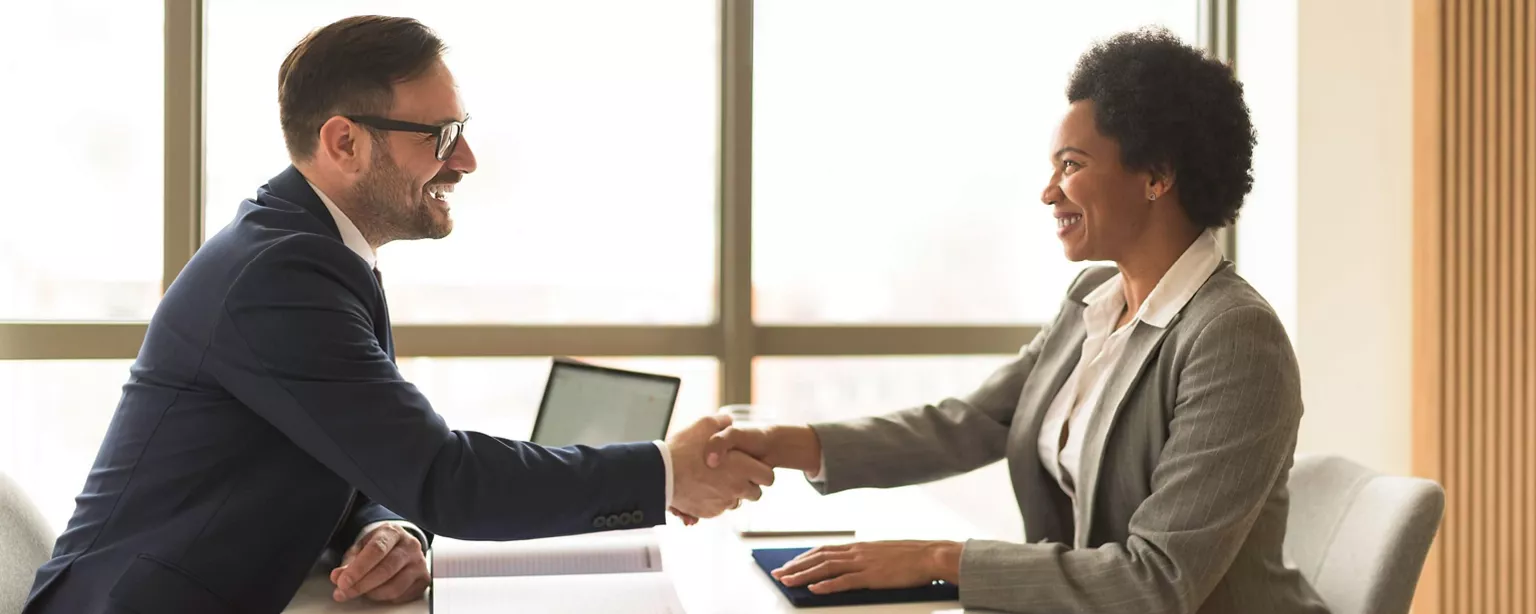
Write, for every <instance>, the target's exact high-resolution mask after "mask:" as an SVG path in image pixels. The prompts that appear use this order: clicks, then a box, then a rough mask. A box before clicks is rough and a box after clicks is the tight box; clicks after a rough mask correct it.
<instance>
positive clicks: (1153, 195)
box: [1147, 192, 1157, 200]
mask: <svg viewBox="0 0 1536 614" xmlns="http://www.w3.org/2000/svg"><path fill="white" fill-rule="evenodd" d="M1147 200H1157V192H1147Z"/></svg>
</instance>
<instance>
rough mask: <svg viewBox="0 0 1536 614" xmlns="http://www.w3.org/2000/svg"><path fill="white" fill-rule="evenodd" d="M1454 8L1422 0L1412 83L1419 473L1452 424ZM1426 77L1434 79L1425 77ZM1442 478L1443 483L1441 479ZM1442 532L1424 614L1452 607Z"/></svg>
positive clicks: (1426, 471)
mask: <svg viewBox="0 0 1536 614" xmlns="http://www.w3.org/2000/svg"><path fill="white" fill-rule="evenodd" d="M1446 11H1447V6H1446V5H1445V3H1444V2H1442V1H1441V0H1416V1H1415V2H1414V25H1413V37H1414V50H1413V54H1414V55H1413V61H1414V65H1415V66H1416V78H1415V79H1414V81H1413V92H1414V93H1413V95H1414V99H1415V101H1416V104H1415V105H1414V108H1413V121H1414V125H1415V126H1416V127H1417V129H1416V130H1415V131H1414V133H1413V140H1412V143H1413V181H1414V187H1413V195H1414V197H1413V271H1414V277H1413V280H1414V282H1413V289H1412V297H1413V324H1414V326H1413V340H1412V343H1413V345H1412V347H1413V361H1412V365H1413V367H1412V368H1413V380H1414V381H1415V382H1419V383H1420V384H1419V389H1418V390H1417V391H1416V392H1417V393H1418V394H1415V395H1413V396H1412V404H1413V406H1412V411H1413V442H1412V457H1413V471H1414V473H1416V474H1418V475H1428V476H1434V477H1440V476H1443V473H1444V472H1443V471H1442V468H1443V467H1444V464H1445V450H1444V447H1443V446H1442V445H1441V442H1442V438H1443V434H1444V433H1445V432H1446V427H1447V426H1448V421H1447V420H1446V419H1445V418H1446V413H1445V412H1444V410H1443V408H1444V407H1445V406H1446V403H1445V399H1446V391H1447V386H1446V385H1445V383H1444V378H1443V377H1442V374H1443V373H1444V372H1445V370H1446V367H1447V366H1448V362H1447V360H1446V348H1447V346H1446V344H1445V335H1444V333H1443V328H1444V322H1445V321H1446V319H1445V314H1446V312H1447V309H1446V295H1445V293H1444V292H1441V291H1440V289H1441V288H1444V287H1445V284H1446V279H1448V277H1447V273H1446V270H1445V269H1446V266H1445V258H1446V253H1445V250H1444V245H1445V241H1442V240H1440V237H1441V234H1442V233H1444V232H1446V229H1447V228H1448V226H1447V222H1448V221H1449V220H1448V219H1447V216H1446V215H1445V211H1446V208H1445V207H1443V206H1442V203H1444V202H1446V199H1445V195H1446V194H1447V190H1448V189H1449V186H1450V185H1451V181H1450V178H1449V177H1447V176H1446V175H1447V173H1446V169H1447V160H1448V158H1447V156H1445V146H1446V142H1447V141H1446V136H1447V130H1446V126H1447V123H1446V121H1445V120H1444V118H1445V114H1446V113H1447V112H1448V110H1449V108H1450V107H1449V102H1450V101H1449V100H1448V98H1449V97H1448V96H1447V95H1446V88H1444V87H1441V84H1442V80H1443V79H1445V76H1444V75H1446V71H1448V70H1449V69H1450V62H1448V61H1447V60H1446V37H1445V36H1443V33H1442V29H1443V27H1442V24H1443V23H1444V22H1445V20H1446V19H1445V18H1446ZM1426 75H1427V76H1428V78H1426ZM1442 479H1443V478H1442ZM1450 538H1451V537H1450V535H1448V534H1447V532H1445V531H1443V530H1442V532H1441V536H1440V539H1439V540H1437V541H1436V542H1434V543H1433V544H1431V547H1430V551H1429V556H1428V557H1427V558H1426V559H1425V561H1424V572H1423V573H1422V574H1421V576H1420V578H1421V579H1420V581H1419V587H1418V591H1417V593H1416V594H1415V605H1416V607H1417V608H1418V609H1419V611H1421V612H1422V611H1425V610H1426V609H1429V610H1436V611H1440V610H1444V609H1445V608H1444V604H1445V581H1444V579H1445V575H1446V574H1445V569H1446V564H1445V561H1446V558H1445V550H1446V548H1445V544H1446V540H1448V539H1450Z"/></svg>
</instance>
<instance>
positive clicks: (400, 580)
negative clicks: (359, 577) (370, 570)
mask: <svg viewBox="0 0 1536 614" xmlns="http://www.w3.org/2000/svg"><path fill="white" fill-rule="evenodd" d="M366 581H367V579H366V578H365V579H364V582H366ZM428 582H429V579H428V576H427V570H426V564H425V561H423V563H422V566H421V568H420V569H407V570H405V571H403V572H401V573H397V574H395V575H394V576H393V577H391V578H389V580H388V581H387V582H385V583H383V584H381V585H379V587H378V588H375V589H373V590H371V591H368V592H367V593H365V594H364V596H365V597H367V598H368V599H369V600H371V601H378V602H383V603H405V602H407V601H415V600H416V599H417V598H420V597H421V594H422V592H424V591H426V590H427V584H428ZM359 586H361V585H359Z"/></svg>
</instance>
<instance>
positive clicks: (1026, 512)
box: [710, 29, 1325, 613]
mask: <svg viewBox="0 0 1536 614" xmlns="http://www.w3.org/2000/svg"><path fill="white" fill-rule="evenodd" d="M1067 99H1068V101H1069V102H1070V106H1069V108H1068V111H1067V113H1066V116H1065V118H1063V119H1062V121H1061V125H1060V128H1059V129H1058V132H1057V134H1056V142H1055V144H1054V145H1053V146H1052V147H1051V150H1050V151H1051V161H1052V163H1053V166H1054V172H1053V174H1052V175H1051V179H1050V182H1049V184H1047V185H1046V187H1045V191H1044V193H1043V194H1042V195H1041V200H1042V202H1044V203H1045V204H1046V205H1047V206H1048V207H1050V211H1051V213H1052V215H1054V216H1055V218H1056V220H1057V224H1058V228H1057V236H1058V238H1059V239H1060V240H1061V243H1062V246H1063V248H1064V250H1065V252H1066V256H1067V258H1068V259H1070V260H1072V261H1083V260H1095V261H1113V262H1114V263H1115V265H1116V266H1115V267H1101V268H1092V269H1088V270H1085V271H1084V272H1083V273H1082V274H1081V275H1080V276H1079V277H1078V278H1077V280H1076V281H1075V282H1074V283H1073V284H1072V286H1071V288H1070V289H1069V290H1068V291H1067V297H1066V300H1065V301H1064V302H1063V304H1062V309H1061V312H1060V313H1059V314H1058V315H1057V316H1056V318H1055V320H1054V321H1053V322H1051V323H1050V324H1049V325H1048V326H1046V327H1045V329H1044V330H1042V331H1041V332H1040V334H1039V335H1037V336H1036V337H1035V338H1034V340H1033V341H1031V342H1030V343H1029V345H1027V346H1025V347H1024V348H1023V350H1022V351H1021V352H1020V354H1019V356H1018V358H1017V359H1016V360H1014V361H1013V362H1012V363H1010V364H1008V365H1006V366H1004V367H1003V368H1002V369H1000V370H998V371H997V372H996V373H995V374H994V375H993V376H992V377H991V378H990V379H989V380H987V382H986V383H984V384H983V385H982V386H981V388H980V389H978V390H976V391H975V392H972V393H970V394H968V395H966V396H963V397H960V398H953V399H948V400H945V401H942V402H940V403H938V404H936V405H930V406H926V407H920V408H915V409H909V410H906V411H901V412H897V413H894V414H890V415H886V416H881V417H877V418H865V419H858V420H850V421H845V422H837V423H829V424H813V425H801V426H787V425H781V426H770V427H761V428H733V429H730V430H727V431H724V432H722V433H721V434H719V435H717V438H716V440H714V441H712V442H711V445H712V447H711V448H710V451H711V454H715V453H720V452H723V451H725V450H728V449H739V450H743V451H746V452H747V453H749V454H753V455H755V456H758V457H759V458H761V459H762V460H763V461H764V462H767V463H769V464H772V465H775V466H782V467H792V468H795V469H800V470H804V471H806V472H807V474H808V476H809V477H810V478H811V480H812V482H813V483H814V484H816V486H817V488H818V489H819V490H821V491H822V492H823V493H832V492H837V491H841V490H847V489H850V488H863V487H894V486H903V485H907V484H914V483H919V482H926V481H930V480H936V479H939V478H943V477H947V476H950V475H954V474H957V473H961V472H965V471H970V470H972V469H976V468H978V467H981V466H983V465H986V464H988V463H991V462H993V461H996V460H998V459H1001V458H1005V457H1006V458H1007V459H1008V466H1009V470H1010V474H1011V476H1012V481H1013V487H1014V493H1015V496H1016V497H1017V500H1018V504H1019V509H1020V510H1021V512H1022V514H1023V517H1024V525H1025V530H1026V533H1027V536H1028V541H1029V543H1027V544H1017V543H1008V542H999V541H987V540H971V541H968V542H966V543H963V544H961V543H956V542H873V543H861V544H852V545H847V546H834V547H823V548H818V549H816V550H813V551H811V552H808V553H806V554H805V555H803V556H801V557H800V558H798V559H796V560H794V561H792V562H790V563H789V564H787V565H786V566H785V567H783V568H782V569H779V570H777V571H776V572H775V575H776V576H777V577H778V578H779V579H780V580H782V581H783V582H785V583H786V584H789V585H791V586H799V585H807V584H808V585H809V586H810V589H811V590H812V591H814V592H818V593H827V592H836V591H844V590H849V589H857V588H887V587H900V586H916V585H921V584H926V583H928V582H929V581H931V580H936V579H942V580H946V581H949V582H953V583H957V584H959V586H960V600H961V601H962V602H963V603H964V605H965V606H967V607H979V608H991V609H1000V610H1008V611H1017V612H1067V611H1071V612H1138V613H1148V612H1276V613H1301V612H1324V611H1325V608H1324V606H1323V604H1322V602H1321V600H1320V599H1319V598H1318V597H1317V594H1316V593H1315V592H1314V591H1313V590H1312V588H1311V587H1310V586H1308V585H1307V583H1306V581H1305V580H1304V579H1303V578H1302V576H1301V575H1300V574H1299V573H1297V572H1296V571H1295V570H1293V569H1287V568H1286V566H1285V565H1284V563H1282V560H1281V544H1282V542H1283V541H1284V538H1285V524H1286V514H1287V496H1286V488H1285V485H1286V477H1287V474H1288V471H1289V468H1290V466H1291V458H1292V455H1293V453H1294V450H1295V445H1296V431H1297V424H1298V421H1299V420H1300V418H1301V414H1302V407H1301V389H1300V383H1299V380H1298V375H1297V365H1296V360H1295V356H1294V354H1293V352H1292V349H1291V345H1290V342H1289V340H1288V339H1287V337H1286V333H1285V330H1284V329H1283V328H1282V327H1281V325H1280V321H1279V319H1278V318H1276V316H1275V314H1274V311H1273V310H1272V309H1271V308H1270V307H1269V305H1268V303H1266V302H1265V301H1264V299H1263V298H1262V297H1260V296H1259V294H1258V293H1257V292H1255V291H1254V290H1253V288H1252V287H1250V286H1249V285H1248V283H1247V282H1245V281H1243V279H1242V278H1240V277H1238V275H1237V274H1236V273H1235V272H1234V271H1233V269H1232V265H1231V263H1229V262H1225V261H1224V260H1223V259H1222V256H1221V253H1220V250H1219V249H1218V247H1217V242H1216V239H1215V238H1214V236H1213V235H1212V231H1213V230H1214V229H1217V228H1220V227H1223V226H1226V225H1228V224H1231V223H1232V222H1233V221H1234V220H1235V219H1236V217H1237V212H1238V208H1239V207H1240V206H1241V205H1242V201H1243V196H1244V195H1245V194H1247V193H1248V191H1249V189H1250V188H1251V187H1252V183H1253V180H1252V177H1251V174H1250V172H1251V171H1250V167H1251V164H1252V159H1253V145H1254V136H1253V129H1252V125H1251V124H1250V122H1249V117H1248V109H1247V106H1246V105H1245V104H1244V103H1243V98H1242V85H1241V84H1240V83H1238V82H1237V80H1236V79H1235V78H1234V76H1233V74H1232V71H1231V70H1230V69H1229V68H1228V67H1226V66H1224V65H1222V64H1221V63H1219V62H1217V61H1215V60H1213V59H1210V58H1207V57H1205V56H1204V55H1203V54H1202V53H1201V52H1199V51H1198V50H1196V49H1193V48H1191V47H1189V46H1187V45H1185V44H1183V43H1181V42H1180V41H1179V40H1178V39H1177V38H1176V37H1175V36H1173V35H1172V34H1170V33H1168V32H1167V31H1166V30H1161V29H1147V30H1141V31H1137V32H1132V33H1126V34H1121V35H1119V36H1116V37H1114V38H1112V39H1109V40H1108V41H1105V42H1103V43H1101V44H1099V45H1097V46H1095V47H1094V48H1093V49H1091V50H1089V51H1088V52H1087V53H1086V54H1084V55H1083V57H1082V58H1081V59H1080V60H1079V62H1078V65H1077V69H1076V71H1075V72H1074V74H1073V76H1072V79H1071V83H1070V85H1069V86H1068V88H1067ZM1111 468H1112V469H1111Z"/></svg>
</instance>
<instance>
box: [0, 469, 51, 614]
mask: <svg viewBox="0 0 1536 614" xmlns="http://www.w3.org/2000/svg"><path fill="white" fill-rule="evenodd" d="M53 539H54V537H53V530H52V529H50V528H49V527H48V522H47V521H46V520H44V519H43V515H42V513H41V512H38V511H37V507H35V506H33V505H32V500H31V499H28V498H27V493H25V492H22V490H21V487H20V486H18V485H17V484H16V482H13V481H11V479H10V478H9V477H6V475H5V474H3V473H0V612H20V611H21V604H22V603H23V602H25V601H26V599H27V592H28V591H30V590H32V580H33V578H34V577H35V576H36V574H37V568H38V567H39V566H41V565H42V564H43V563H45V562H47V561H48V557H49V556H50V555H51V554H52V552H53Z"/></svg>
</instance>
